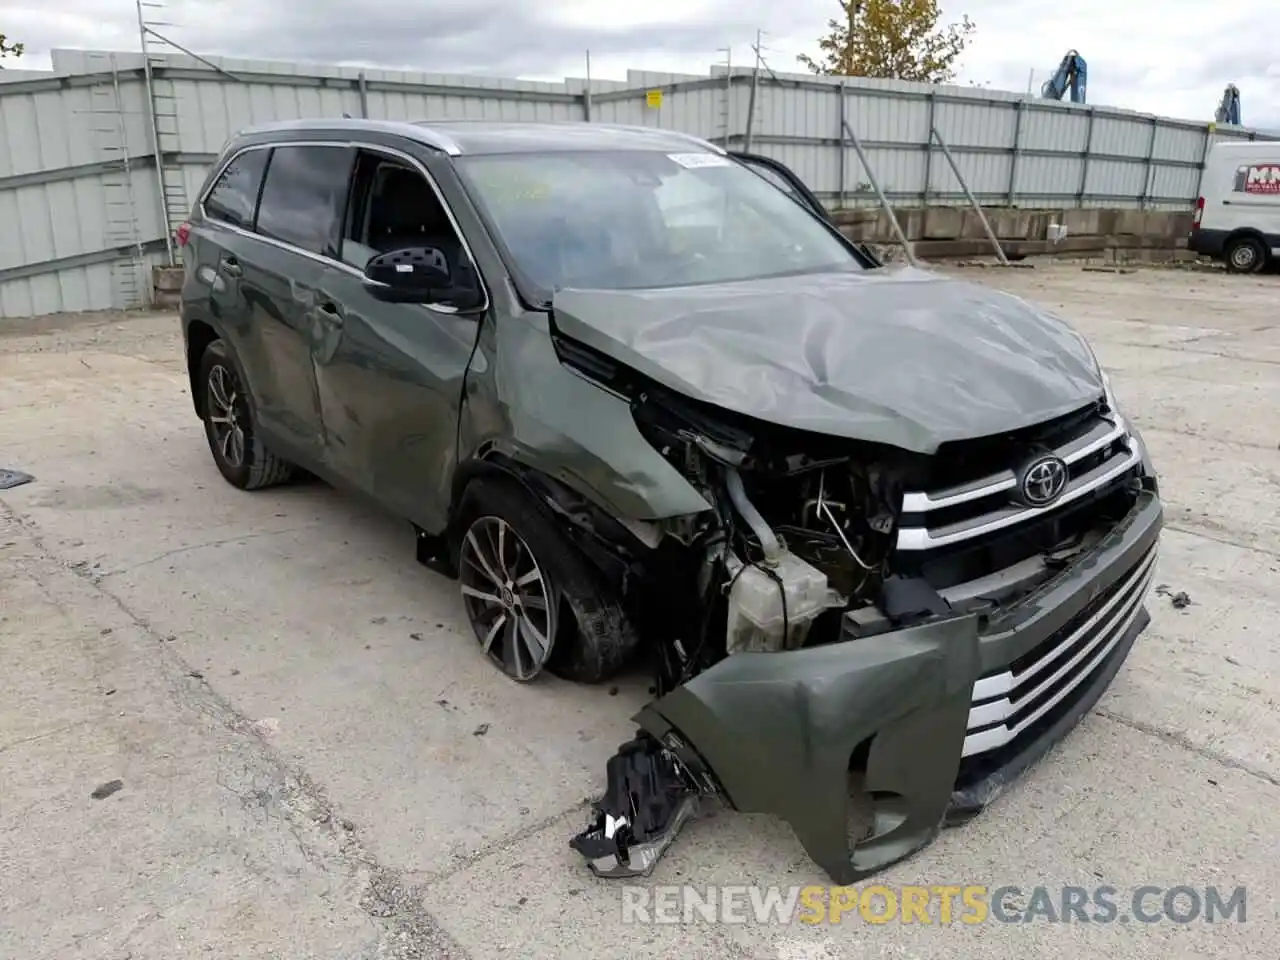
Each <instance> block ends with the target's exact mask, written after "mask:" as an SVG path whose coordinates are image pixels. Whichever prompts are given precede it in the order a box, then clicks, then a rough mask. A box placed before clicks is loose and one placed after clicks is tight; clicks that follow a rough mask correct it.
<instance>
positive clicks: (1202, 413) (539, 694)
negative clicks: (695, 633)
mask: <svg viewBox="0 0 1280 960" xmlns="http://www.w3.org/2000/svg"><path fill="white" fill-rule="evenodd" d="M962 272H963V274H964V275H965V276H966V277H969V278H973V279H978V280H980V281H982V282H989V283H992V284H995V285H998V286H1003V287H1006V288H1008V289H1010V290H1014V291H1016V292H1018V293H1022V294H1026V295H1028V296H1031V297H1033V298H1035V299H1038V300H1040V301H1042V302H1044V303H1046V304H1047V305H1048V306H1050V307H1053V308H1058V309H1060V310H1061V312H1062V313H1063V314H1064V315H1066V316H1068V317H1069V318H1071V319H1072V320H1074V321H1075V322H1076V323H1077V324H1078V325H1079V327H1080V329H1081V330H1082V331H1083V332H1084V333H1086V334H1087V335H1088V336H1089V337H1090V338H1091V339H1092V342H1093V343H1094V345H1095V347H1096V349H1097V350H1098V352H1099V355H1100V357H1101V359H1102V360H1103V362H1104V364H1105V365H1106V366H1107V367H1108V368H1109V369H1110V370H1111V371H1112V373H1113V380H1114V383H1115V385H1116V390H1117V393H1118V394H1119V397H1120V399H1121V401H1122V402H1123V404H1124V405H1125V406H1126V407H1127V409H1128V411H1129V412H1130V413H1131V415H1132V416H1133V418H1134V419H1135V420H1136V421H1137V422H1138V423H1139V424H1140V426H1141V427H1142V428H1143V430H1144V431H1145V435H1146V437H1147V440H1148V443H1149V445H1150V447H1151V449H1152V452H1153V455H1154V457H1155V459H1156V462H1157V465H1158V467H1159V468H1160V469H1161V471H1162V474H1163V476H1162V482H1163V485H1164V490H1165V491H1166V494H1167V502H1168V532H1167V534H1166V537H1165V540H1164V548H1163V555H1162V558H1161V560H1160V566H1159V572H1158V575H1157V579H1156V582H1157V583H1159V584H1161V585H1167V587H1168V589H1169V590H1170V591H1172V592H1177V591H1185V592H1186V593H1187V594H1189V596H1190V598H1191V601H1192V602H1191V605H1190V606H1187V607H1185V608H1182V609H1178V608H1175V607H1174V605H1173V604H1172V603H1171V602H1170V600H1169V598H1168V597H1167V596H1165V595H1163V594H1161V595H1157V594H1153V595H1152V597H1151V599H1150V606H1151V612H1152V616H1153V623H1152V626H1151V628H1150V630H1149V631H1148V632H1147V633H1146V634H1145V635H1144V637H1143V639H1142V640H1141V642H1140V643H1139V645H1138V646H1137V647H1136V648H1135V650H1134V652H1133V654H1132V656H1131V657H1130V659H1129V661H1128V664H1127V665H1126V667H1125V668H1124V669H1123V671H1122V672H1121V674H1120V675H1119V677H1118V679H1117V680H1116V682H1115V684H1114V685H1113V687H1112V688H1111V690H1110V691H1109V692H1108V693H1107V695H1106V697H1105V699H1104V700H1103V701H1102V703H1101V705H1100V707H1099V709H1098V710H1096V711H1095V712H1094V713H1093V714H1092V715H1091V716H1090V717H1088V718H1087V719H1086V720H1085V722H1084V723H1083V724H1082V725H1081V726H1080V727H1079V728H1078V729H1077V730H1076V731H1075V732H1074V733H1073V734H1072V735H1071V736H1070V737H1069V738H1068V739H1067V740H1066V741H1065V742H1063V743H1062V744H1061V745H1060V746H1059V747H1058V748H1057V749H1056V750H1055V751H1054V752H1053V753H1052V754H1051V755H1050V757H1049V758H1048V759H1047V760H1046V761H1045V762H1044V763H1042V764H1041V765H1039V766H1038V767H1037V768H1035V769H1034V770H1033V771H1032V772H1031V773H1030V774H1028V775H1027V776H1026V777H1025V778H1024V779H1023V780H1022V781H1020V782H1019V783H1018V784H1017V785H1016V786H1015V787H1014V788H1012V789H1011V790H1010V791H1009V792H1007V793H1006V794H1005V795H1003V796H1002V797H1001V798H1000V799H999V801H998V802H996V803H995V804H994V806H993V807H992V808H991V809H990V810H988V811H987V813H986V814H985V815H984V816H983V817H981V818H979V819H978V820H976V821H974V822H972V823H970V824H969V825H967V826H965V827H962V828H960V829H956V830H952V831H948V832H946V833H945V834H944V835H943V836H942V837H941V838H940V839H939V840H938V841H937V843H935V844H934V845H933V846H932V847H930V848H928V849H927V850H926V851H924V852H922V853H921V854H919V855H918V856H916V857H915V858H913V859H911V860H909V861H907V862H906V863H903V864H901V865H899V866H897V867H896V868H894V869H892V870H890V871H889V872H888V873H887V874H886V875H885V876H884V877H883V880H884V881H885V882H886V883H891V884H906V883H925V884H941V883H949V884H967V883H984V884H988V885H990V886H997V885H1001V884H1016V885H1020V886H1022V887H1023V888H1024V889H1030V888H1031V887H1034V886H1035V885H1038V884H1043V885H1049V886H1052V887H1055V888H1056V887H1058V886H1060V885H1064V884H1077V885H1083V886H1095V885H1098V884H1109V885H1112V886H1114V887H1116V888H1118V889H1120V890H1121V891H1128V890H1130V889H1131V888H1134V887H1137V886H1140V885H1144V884H1152V885H1158V886H1163V887H1170V886H1174V885H1179V884H1186V885H1191V886H1196V887H1203V886H1204V885H1208V884H1218V885H1220V886H1224V887H1226V888H1228V889H1230V888H1234V887H1236V886H1238V885H1244V886H1246V887H1247V888H1248V913H1247V921H1246V922H1245V923H1244V924H1240V923H1218V924H1215V925H1207V924H1205V923H1203V922H1194V923H1190V924H1185V925H1179V924H1175V923H1172V922H1164V923H1159V924H1154V925H1149V926H1141V927H1135V926H1133V925H1129V926H1124V925H1120V924H1110V925H1097V924H1093V925H1081V924H1079V923H1075V924H1070V925H1056V926H1055V925H1050V924H1048V923H1044V922H1039V923H1033V924H1030V925H1021V926H1018V925H1005V924H983V925H980V926H973V927H966V926H950V927H942V926H930V927H925V926H918V925H916V926H903V925H900V924H890V925H885V926H870V925H867V924H864V923H861V922H846V923H844V924H841V925H839V926H834V927H832V926H825V927H823V926H820V927H816V928H815V927H807V926H801V925H792V926H787V927H782V926H776V925H757V924H754V923H749V924H737V925H735V924H724V925H717V926H708V925H706V924H695V925H684V924H677V925H666V926H655V925H648V926H644V925H623V923H622V920H621V916H622V914H621V903H622V893H621V887H620V886H618V885H617V884H612V883H607V882H603V881H596V880H594V879H593V878H592V877H591V876H590V875H589V874H588V873H587V871H586V868H585V866H584V864H583V863H582V862H581V860H580V859H579V858H578V856H577V855H576V854H575V853H573V852H572V851H571V850H570V849H569V848H568V845H567V841H568V838H569V837H570V835H571V834H572V833H574V832H576V831H577V830H578V829H580V827H581V826H582V825H583V824H584V823H585V820H586V815H587V814H586V801H587V799H589V798H590V797H591V796H593V795H594V794H595V793H596V792H597V791H598V790H599V789H600V788H601V786H602V783H603V773H604V762H605V760H606V758H607V757H608V756H609V755H610V754H611V753H612V752H613V750H614V748H615V747H616V746H617V744H618V743H620V742H622V741H623V740H624V739H626V738H627V737H628V736H629V734H630V730H631V725H630V723H629V721H628V718H629V716H630V715H631V713H632V712H633V711H634V710H635V708H637V707H638V706H639V705H640V704H641V703H642V702H643V700H644V699H645V688H646V681H645V678H643V677H635V678H629V679H627V680H626V681H625V682H623V683H622V684H620V687H621V689H612V690H611V689H610V688H608V687H601V688H587V687H576V686H573V685H569V684H566V683H563V682H559V681H556V680H553V679H550V678H547V679H543V680H540V681H538V682H537V683H534V684H532V685H526V686H518V685H516V684H514V683H512V682H510V681H508V680H506V679H505V678H503V677H502V676H500V675H499V674H498V673H497V672H496V671H494V670H493V669H492V668H491V667H489V666H488V665H487V663H485V662H484V660H483V658H482V657H481V656H480V655H479V653H478V651H477V650H476V649H475V647H474V644H473V642H472V640H470V639H469V637H468V634H467V631H466V627H465V624H464V622H463V618H462V610H461V604H460V602H459V600H458V597H457V590H456V586H455V585H454V584H452V583H450V582H448V581H446V580H444V579H442V578H440V577H439V576H437V575H435V574H433V573H431V572H429V571H427V570H426V569H424V568H422V567H420V566H417V565H416V564H414V562H413V559H412V546H413V544H412V537H411V535H410V533H409V531H408V530H407V529H406V527H405V525H404V524H402V523H399V522H397V521H395V520H393V519H390V518H387V517H385V516H382V515H379V514H378V513H377V512H375V511H374V510H372V509H370V508H369V507H368V506H366V505H364V504H362V503H360V502H357V501H355V500H353V499H351V498H349V497H346V496H343V495H340V494H338V493H336V492H334V491H333V490H331V489H328V488H326V487H324V486H322V485H319V484H314V483H313V484H303V485H299V486H293V487H288V488H283V489H277V490H272V491H269V492H262V493H258V494H245V493H240V492H237V491H236V490H233V489H232V488H231V487H229V486H228V485H227V484H225V483H224V482H223V481H222V479H221V478H220V477H219V475H218V474H217V472H216V471H215V469H214V466H213V463H212V461H211V460H210V457H209V454H208V450H207V448H206V446H205V440H204V437H203V434H202V432H201V429H200V426H199V424H198V422H197V421H196V420H195V419H194V417H193V414H192V411H191V406H190V402H189V398H188V388H187V385H186V382H185V377H184V374H183V370H182V363H181V359H180V356H179V349H180V348H179V340H178V327H177V322H176V320H175V319H174V318H173V317H171V316H157V315H143V316H135V317H124V318H121V317H106V318H104V317H83V318H71V319H61V320H50V321H31V322H26V323H23V322H18V323H10V324H8V325H7V326H5V327H4V328H3V332H0V467H10V468H18V469H22V470H25V471H27V472H29V473H32V474H34V475H35V477H36V479H35V481H34V482H32V483H29V484H27V485H25V486H21V487H17V488H14V489H11V490H8V491H5V492H0V677H2V678H3V681H2V689H3V692H4V695H3V696H2V697H0V864H2V865H3V869H0V957H13V958H26V960H39V958H55V957H56V958H64V957H91V958H103V960H125V958H131V960H175V958H181V957H206V956H208V957H218V958H220V960H231V958H250V957H252V958H268V957H279V958H287V960H304V958H312V957H314V958H325V960H330V958H332V960H338V958H342V960H351V958H373V957H394V958H408V957H471V958H476V960H480V958H497V957H512V956H518V957H551V956H566V957H591V958H596V957H600V958H603V957H608V958H626V957H645V956H659V957H671V958H676V957H679V958H682V960H692V958H703V957H706V958H712V957H716V958H720V957H729V958H732V957H737V958H761V960H774V958H779V960H793V958H816V957H823V958H825V957H850V958H852V957H860V958H861V957H868V956H878V957H904V958H906V957H912V958H933V957H938V958H941V957H953V956H971V955H973V956H976V955H978V954H979V953H980V954H981V955H983V956H986V957H992V958H1010V960H1012V958H1019V960H1026V958H1056V957H1062V958H1072V960H1075V958H1080V957H1084V956H1104V955H1110V956H1114V957H1123V958H1144V957H1151V958H1167V957H1192V956H1195V957H1235V958H1238V957H1247V956H1256V957H1264V956H1266V957H1271V956H1274V952H1275V946H1274V944H1275V939H1274V937H1275V935H1276V934H1277V933H1278V932H1280V925H1277V922H1276V921H1277V915H1276V909H1275V905H1274V901H1273V899H1272V895H1273V889H1274V887H1273V883H1274V882H1275V881H1276V880H1277V879H1278V878H1280V866H1278V864H1280V839H1278V838H1280V802H1278V801H1280V748H1278V747H1277V744H1280V709H1278V708H1277V696H1278V695H1280V635H1278V634H1277V631H1276V624H1277V623H1280V449H1277V444H1278V443H1280V417H1278V412H1280V310H1278V309H1277V294H1278V292H1280V287H1277V285H1276V282H1275V280H1274V278H1266V277H1264V278H1240V277H1228V276H1226V275H1223V274H1218V273H1198V272H1192V271H1186V270H1170V269H1149V270H1140V271H1138V272H1135V273H1132V274H1110V273H1095V272H1085V271H1082V270H1081V269H1080V267H1079V266H1066V265H1063V266H1051V265H1043V264H1042V265H1038V266H1037V267H1036V268H1035V269H1027V270H1010V271H1004V272H1001V271H997V270H978V269H967V270H964V271H962ZM112 781H120V784H119V785H118V787H115V788H114V789H115V792H114V793H112V794H111V795H110V796H106V797H104V798H102V799H94V798H93V797H92V796H91V793H92V792H93V791H95V789H97V788H99V787H102V786H104V785H106V784H110V783H111V782H112ZM111 789H113V787H107V788H106V789H105V790H104V791H103V792H110V790H111ZM823 882H824V878H823V876H822V875H820V874H819V873H818V872H817V871H816V869H815V868H814V867H813V865H812V864H811V863H810V862H809V861H808V860H807V859H806V857H805V855H804V853H803V852H802V850H801V849H800V847H799V846H798V844H797V843H796V842H795V840H794V838H793V837H792V835H791V833H790V831H789V830H788V829H787V828H786V827H785V826H783V825H781V824H779V823H777V822H774V821H771V820H769V819H768V818H763V817H747V816H743V815H738V814H733V813H727V812H719V813H716V814H714V815H709V816H706V817H704V818H702V819H700V820H698V821H697V822H695V823H694V824H693V825H691V826H690V827H689V828H688V829H687V831H686V833H685V834H684V835H682V837H681V838H680V840H679V842H678V843H677V844H676V846H675V847H673V849H672V850H671V852H670V853H669V855H668V857H667V858H666V859H665V860H664V861H663V862H662V864H661V865H660V867H659V869H658V871H657V873H656V874H655V876H654V877H653V879H652V883H654V884H676V883H689V884H694V885H696V886H698V887H704V886H706V885H712V884H748V883H750V884H788V885H789V884H805V883H823Z"/></svg>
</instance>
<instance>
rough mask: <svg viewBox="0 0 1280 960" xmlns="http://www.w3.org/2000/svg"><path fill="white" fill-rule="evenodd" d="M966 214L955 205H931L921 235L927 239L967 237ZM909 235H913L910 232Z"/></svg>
mask: <svg viewBox="0 0 1280 960" xmlns="http://www.w3.org/2000/svg"><path fill="white" fill-rule="evenodd" d="M964 225H965V218H964V214H963V213H962V212H961V211H959V210H957V209H956V208H955V207H929V209H928V212H927V213H926V214H925V216H924V229H923V231H922V233H921V236H922V237H923V238H924V239H926V240H954V239H956V238H957V237H967V236H969V234H968V233H966V232H965V230H964ZM908 236H911V234H910V233H908Z"/></svg>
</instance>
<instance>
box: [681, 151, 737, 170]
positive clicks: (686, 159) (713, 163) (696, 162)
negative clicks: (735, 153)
mask: <svg viewBox="0 0 1280 960" xmlns="http://www.w3.org/2000/svg"><path fill="white" fill-rule="evenodd" d="M667 157H668V158H669V159H671V160H674V161H675V162H676V163H678V164H680V166H682V167H685V168H686V169H689V170H695V169H697V168H698V167H730V166H733V161H732V160H730V159H729V158H728V157H726V156H724V155H723V154H719V153H669V154H667Z"/></svg>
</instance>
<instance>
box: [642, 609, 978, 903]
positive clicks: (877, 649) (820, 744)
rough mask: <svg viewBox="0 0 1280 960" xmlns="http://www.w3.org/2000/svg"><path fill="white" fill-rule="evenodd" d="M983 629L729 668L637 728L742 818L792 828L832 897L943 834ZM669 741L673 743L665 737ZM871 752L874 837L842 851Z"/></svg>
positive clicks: (740, 660)
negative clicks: (861, 769)
mask: <svg viewBox="0 0 1280 960" xmlns="http://www.w3.org/2000/svg"><path fill="white" fill-rule="evenodd" d="M978 671H979V657H978V621H977V616H976V615H973V614H971V615H967V616H962V617H956V618H952V619H948V620H942V621H936V622H932V623H927V624H922V625H919V626H914V627H909V628H905V629H902V630H896V631H893V632H891V633H885V634H880V635H878V636H873V637H868V638H864V639H859V640H855V641H848V642H844V643H835V644H830V645H826V646H820V647H813V648H808V649H802V650H796V651H791V652H785V653H741V654H736V655H734V656H731V657H728V658H727V659H725V660H723V661H721V662H720V663H718V664H716V665H715V666H714V667H712V668H711V669H709V670H707V671H705V672H704V673H702V674H700V675H698V676H697V677H694V678H693V679H692V680H690V681H689V682H688V683H686V684H685V685H683V686H681V687H678V688H676V689H675V690H673V691H672V692H671V693H669V694H667V695H666V696H665V697H662V698H661V699H659V700H657V701H654V702H653V703H651V704H649V705H647V706H646V707H645V708H644V709H643V710H641V711H640V713H639V714H637V715H636V717H635V720H636V722H637V723H638V724H639V725H640V726H641V727H642V728H643V729H644V730H645V732H647V733H649V734H650V735H652V736H653V737H655V738H657V739H658V740H659V741H661V742H662V743H663V744H664V745H666V746H667V747H668V748H669V749H671V751H672V753H674V754H675V755H676V756H677V757H678V758H679V759H680V761H681V763H683V764H684V765H685V767H686V768H688V769H689V771H690V773H691V774H692V776H693V777H694V779H695V780H698V781H700V782H701V783H702V784H703V785H704V789H705V788H706V786H707V785H709V784H713V785H714V787H715V788H718V789H717V792H719V793H720V794H721V795H722V797H723V798H724V799H725V800H727V801H728V802H729V804H730V805H731V806H733V807H734V808H735V809H737V810H739V811H741V812H743V813H770V814H773V815H775V816H778V817H781V818H782V819H783V820H785V821H786V822H787V823H789V824H790V825H791V828H792V829H793V830H794V831H795V834H796V837H797V838H798V839H799V841H800V843H801V845H802V846H803V847H804V849H805V851H806V852H807V853H808V854H809V856H810V857H812V858H813V860H814V861H815V862H817V863H818V865H819V866H821V867H822V868H823V869H824V870H825V871H826V872H827V873H828V874H829V875H830V876H831V879H832V880H833V881H834V882H836V883H840V884H847V883H853V882H855V881H856V880H858V879H859V878H861V877H865V876H867V875H868V874H871V873H875V872H877V871H879V870H881V869H883V868H884V867H886V866H888V865H889V864H891V863H893V862H895V861H897V860H901V859H902V858H904V857H907V856H910V855H911V854H912V853H914V852H916V851H917V850H919V849H920V848H921V847H923V846H925V845H927V844H928V843H930V842H931V841H932V840H933V839H934V838H935V837H936V836H937V835H938V833H939V832H940V831H941V829H942V826H943V820H944V817H945V815H946V812H947V807H948V804H949V802H950V799H951V791H952V788H953V786H954V784H955V780H956V774H957V772H958V770H959V766H960V754H961V750H962V748H963V745H964V737H965V725H966V719H967V717H968V714H969V706H970V698H971V695H972V692H973V684H974V681H975V680H976V678H977V676H978ZM673 734H674V736H673ZM869 738H870V749H869V753H868V754H867V764H866V775H865V782H864V786H863V789H864V790H865V792H866V794H867V795H868V798H869V799H870V801H871V806H872V809H873V823H872V827H871V830H870V833H869V835H867V836H866V837H864V838H862V839H859V840H856V841H855V842H854V843H853V846H852V849H850V842H849V840H850V838H849V807H850V805H849V777H848V771H849V765H850V758H851V757H852V755H853V753H854V751H855V749H856V748H857V747H858V746H859V745H860V744H861V743H863V741H866V740H868V739H869Z"/></svg>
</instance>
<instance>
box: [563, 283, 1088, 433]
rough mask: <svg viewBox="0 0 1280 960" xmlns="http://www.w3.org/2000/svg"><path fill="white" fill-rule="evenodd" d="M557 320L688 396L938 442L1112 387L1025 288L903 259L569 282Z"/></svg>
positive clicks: (806, 421) (1073, 405)
mask: <svg viewBox="0 0 1280 960" xmlns="http://www.w3.org/2000/svg"><path fill="white" fill-rule="evenodd" d="M552 310H553V314H554V322H555V326H556V328H557V329H558V330H559V331H560V332H561V333H563V334H564V335H565V336H567V337H569V338H571V339H573V340H577V341H579V342H581V343H583V344H584V345H586V346H588V347H591V348H594V349H595V350H597V351H599V352H601V353H604V354H606V355H608V356H610V357H612V358H613V359H615V360H617V361H618V362H620V363H623V364H626V365H627V366H629V367H631V368H633V369H634V370H636V371H637V372H639V373H641V374H644V375H645V376H648V377H650V378H651V379H653V380H655V381H657V382H658V383H661V384H663V385H664V386H666V387H669V388H670V389H672V390H675V391H677V392H679V393H682V394H684V395H686V396H688V397H691V398H694V399H697V400H702V401H706V402H708V403H712V404H715V405H716V406H719V407H722V408H724V409H727V410H733V411H736V412H738V413H741V414H745V415H748V416H751V417H756V418H758V419H761V420H767V421H770V422H772V423H776V424H780V425H783V426H789V427H795V428H797V429H801V430H810V431H814V432H816V433H823V434H829V435H833V436H841V437H849V438H854V439H859V440H866V441H872V442H880V443H886V444H890V445H892V446H895V447H899V448H902V449H905V450H911V451H914V452H917V453H925V454H928V453H933V452H934V451H935V450H936V449H937V448H938V446H939V445H940V444H942V443H945V442H947V441H950V440H960V439H967V438H974V437H983V436H989V435H992V434H997V433H1003V432H1006V431H1009V430H1016V429H1019V428H1021V427H1026V426H1030V425H1032V424H1035V423H1039V422H1042V421H1044V420H1049V419H1052V418H1053V417H1055V416H1059V415H1061V414H1064V413H1068V412H1070V411H1072V410H1075V409H1078V408H1079V407H1082V406H1084V405H1085V404H1087V403H1089V402H1090V401H1093V400H1097V399H1100V398H1101V397H1102V395H1103V389H1104V388H1103V383H1102V377H1101V374H1100V372H1099V370H1098V368H1097V364H1096V362H1095V360H1094V357H1093V353H1092V351H1091V350H1090V349H1089V347H1088V345H1087V344H1086V343H1085V341H1084V339H1083V338H1082V337H1081V336H1080V335H1079V334H1077V333H1076V332H1075V331H1074V330H1072V329H1071V327H1069V326H1068V325H1067V324H1066V323H1065V322H1063V321H1062V320H1060V319H1058V318H1057V317H1054V316H1053V315H1051V314H1049V313H1046V312H1044V311H1042V310H1040V309H1038V308H1037V307H1035V306H1033V305H1031V304H1029V303H1027V302H1026V301H1025V300H1022V299H1020V298H1018V297H1014V296H1012V295H1010V294H1006V293H1001V292H999V291H997V290H993V289H991V288H989V287H986V286H982V285H980V284H976V283H968V282H965V281H960V280H953V279H950V278H948V277H944V276H941V275H939V274H935V273H932V272H930V271H928V270H921V269H917V268H910V267H902V268H898V267H887V268H883V269H877V270H868V271H865V272H857V273H830V274H821V275H812V274H811V275H807V276H796V277H782V278H774V279H768V280H751V281H745V282H740V283H726V284H715V285H710V286H699V287H683V288H667V289H661V290H635V291H632V290H622V291H604V290H572V289H571V290H561V291H559V292H557V293H556V295H555V299H554V302H553V305H552Z"/></svg>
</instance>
